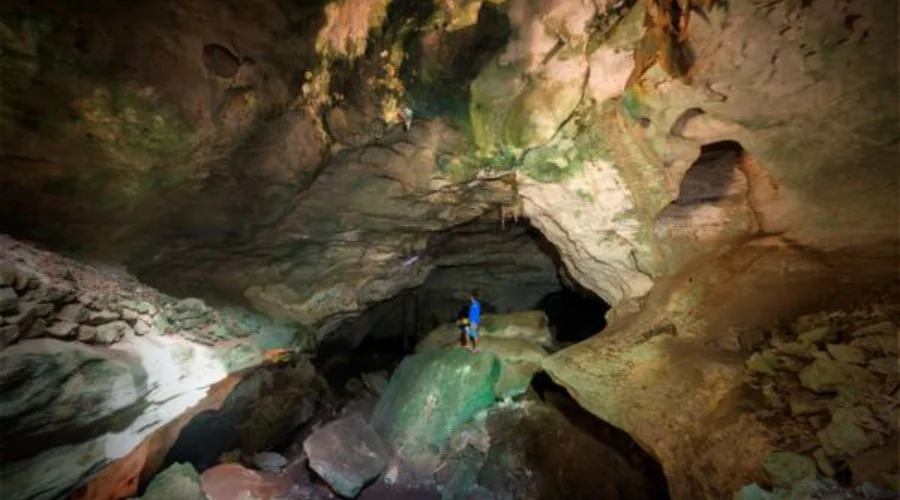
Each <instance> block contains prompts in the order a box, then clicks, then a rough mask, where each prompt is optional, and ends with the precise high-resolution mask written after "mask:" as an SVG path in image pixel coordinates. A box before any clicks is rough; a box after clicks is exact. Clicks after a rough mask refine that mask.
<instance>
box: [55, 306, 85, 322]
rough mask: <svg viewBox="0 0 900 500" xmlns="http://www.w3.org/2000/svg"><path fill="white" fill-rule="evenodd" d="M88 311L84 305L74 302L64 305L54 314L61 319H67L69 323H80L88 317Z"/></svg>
mask: <svg viewBox="0 0 900 500" xmlns="http://www.w3.org/2000/svg"><path fill="white" fill-rule="evenodd" d="M88 312H89V311H88V310H87V308H86V307H84V306H83V305H81V304H78V303H75V304H69V305H67V306H64V307H63V308H62V309H60V311H59V312H58V313H57V314H56V317H57V318H59V319H60V320H62V321H68V322H69V323H82V322H84V321H86V320H87V319H88Z"/></svg>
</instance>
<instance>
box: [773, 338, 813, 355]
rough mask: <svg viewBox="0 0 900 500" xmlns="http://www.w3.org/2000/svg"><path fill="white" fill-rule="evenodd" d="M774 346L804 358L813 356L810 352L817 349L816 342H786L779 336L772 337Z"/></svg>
mask: <svg viewBox="0 0 900 500" xmlns="http://www.w3.org/2000/svg"><path fill="white" fill-rule="evenodd" d="M772 348H774V349H775V350H776V351H780V352H783V353H784V354H788V355H791V356H798V357H804V358H808V357H811V354H810V353H811V352H812V351H815V350H816V346H815V345H814V344H811V343H808V342H786V341H784V340H781V339H779V338H777V337H776V338H773V339H772Z"/></svg>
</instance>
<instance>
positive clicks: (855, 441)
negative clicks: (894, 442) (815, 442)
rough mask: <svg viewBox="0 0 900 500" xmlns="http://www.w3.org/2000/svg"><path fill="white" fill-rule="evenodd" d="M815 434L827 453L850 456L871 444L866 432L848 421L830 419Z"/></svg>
mask: <svg viewBox="0 0 900 500" xmlns="http://www.w3.org/2000/svg"><path fill="white" fill-rule="evenodd" d="M816 436H817V437H818V439H819V442H820V443H821V444H822V448H824V449H825V451H826V452H827V453H828V454H829V455H838V456H842V457H852V456H854V455H857V454H858V453H860V452H861V451H863V450H865V449H866V448H868V447H869V446H871V442H870V441H869V438H868V437H866V433H865V432H863V430H862V429H860V428H859V426H857V425H855V424H852V423H850V422H841V421H837V420H832V421H831V423H830V424H828V426H826V427H825V428H824V429H822V430H821V431H819V432H818V433H817V434H816Z"/></svg>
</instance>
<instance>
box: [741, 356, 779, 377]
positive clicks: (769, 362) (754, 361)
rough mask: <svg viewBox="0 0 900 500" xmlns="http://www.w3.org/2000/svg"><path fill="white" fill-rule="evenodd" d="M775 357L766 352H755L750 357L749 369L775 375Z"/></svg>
mask: <svg viewBox="0 0 900 500" xmlns="http://www.w3.org/2000/svg"><path fill="white" fill-rule="evenodd" d="M774 361H775V360H774V359H773V358H772V357H771V356H766V355H765V353H760V352H754V353H753V354H752V355H751V356H750V359H748V360H747V363H746V364H747V369H748V370H750V371H752V372H754V373H762V374H764V375H775V366H773V364H774Z"/></svg>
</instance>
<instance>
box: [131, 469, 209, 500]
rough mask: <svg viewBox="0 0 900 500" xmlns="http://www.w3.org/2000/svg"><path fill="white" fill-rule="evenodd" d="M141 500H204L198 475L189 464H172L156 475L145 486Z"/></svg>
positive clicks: (204, 496) (204, 495)
mask: <svg viewBox="0 0 900 500" xmlns="http://www.w3.org/2000/svg"><path fill="white" fill-rule="evenodd" d="M140 498H141V500H174V499H176V498H177V499H179V500H181V499H183V500H206V494H204V493H203V489H202V488H201V486H200V475H199V474H197V470H196V469H194V466H193V465H191V464H173V465H170V466H169V468H168V469H166V470H164V471H162V472H160V473H159V474H157V475H156V476H155V477H154V478H153V479H152V480H151V481H150V484H149V485H148V486H147V490H146V491H145V492H144V495H143V496H141V497H140Z"/></svg>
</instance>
